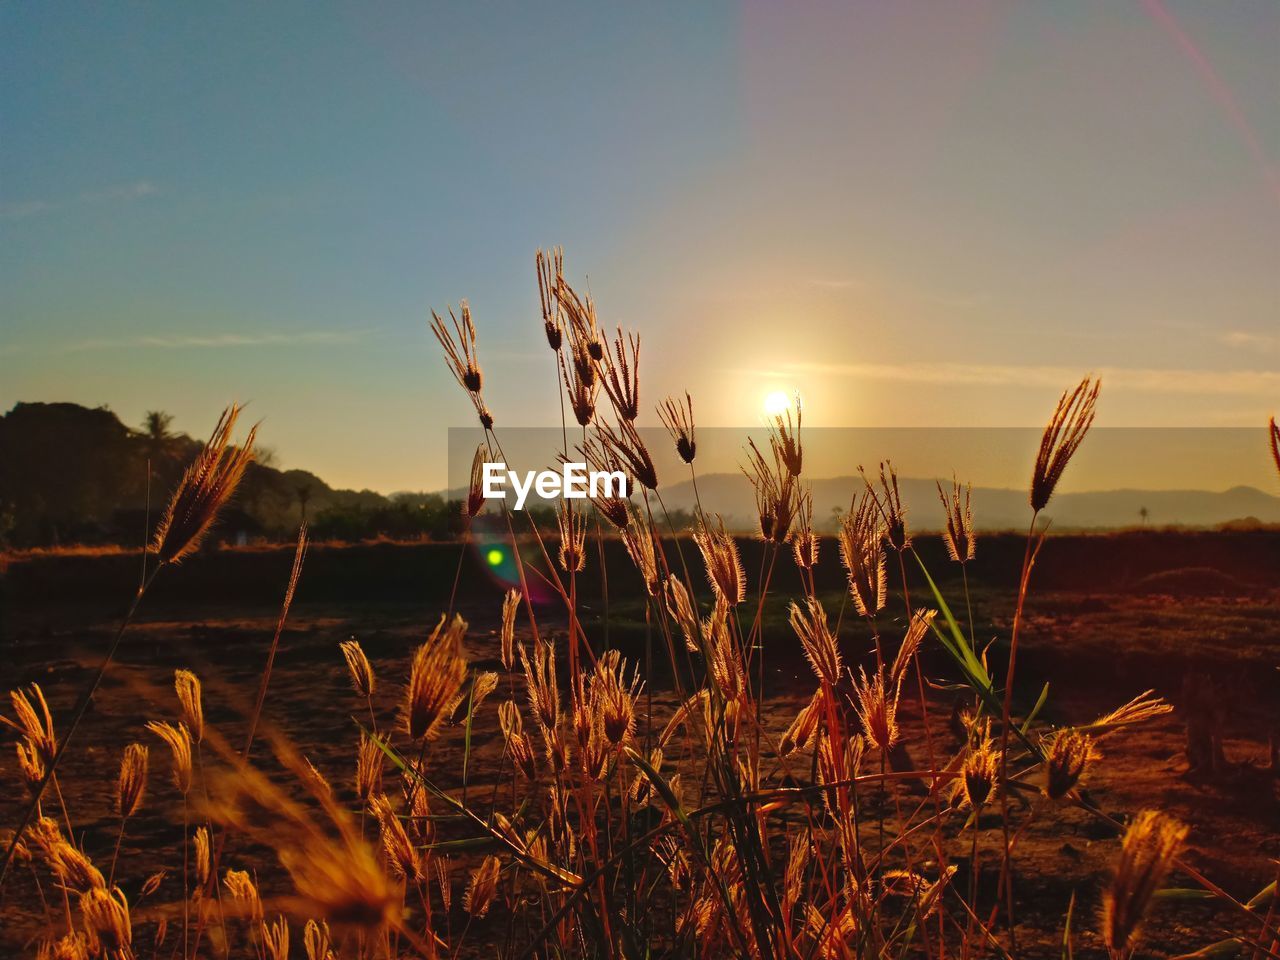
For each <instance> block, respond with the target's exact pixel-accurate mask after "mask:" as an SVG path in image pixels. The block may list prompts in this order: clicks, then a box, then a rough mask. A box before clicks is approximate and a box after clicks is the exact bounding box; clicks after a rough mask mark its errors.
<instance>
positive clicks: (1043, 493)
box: [1031, 377, 1102, 513]
mask: <svg viewBox="0 0 1280 960" xmlns="http://www.w3.org/2000/svg"><path fill="white" fill-rule="evenodd" d="M1101 389H1102V381H1101V380H1091V379H1090V378H1089V377H1085V378H1084V379H1083V380H1081V381H1080V384H1079V386H1077V387H1076V388H1075V389H1074V390H1072V391H1070V392H1069V393H1068V392H1065V391H1064V392H1063V394H1062V398H1061V399H1060V400H1059V401H1058V406H1057V407H1056V408H1055V409H1054V411H1053V416H1052V417H1050V418H1049V424H1048V426H1046V427H1045V428H1044V435H1043V436H1042V437H1041V438H1040V450H1039V452H1037V454H1036V465H1035V469H1034V470H1033V471H1032V473H1031V509H1032V510H1034V511H1035V512H1036V513H1039V512H1040V511H1041V510H1043V509H1044V508H1045V507H1046V506H1048V504H1049V498H1050V497H1052V496H1053V490H1054V488H1055V487H1056V486H1057V485H1058V480H1059V479H1061V477H1062V473H1063V471H1064V470H1066V469H1067V464H1068V463H1070V462H1071V458H1072V457H1073V456H1074V455H1075V452H1076V450H1077V448H1079V446H1080V444H1081V443H1082V442H1083V441H1084V438H1085V434H1087V433H1088V432H1089V427H1091V426H1092V425H1093V414H1094V407H1095V406H1096V405H1097V403H1098V392H1099V391H1100V390H1101Z"/></svg>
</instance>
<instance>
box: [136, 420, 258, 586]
mask: <svg viewBox="0 0 1280 960" xmlns="http://www.w3.org/2000/svg"><path fill="white" fill-rule="evenodd" d="M240 409H241V408H240V407H238V406H236V405H235V404H232V405H231V406H229V407H227V409H226V410H224V411H223V412H222V416H221V417H219V418H218V424H217V426H215V427H214V428H213V434H212V435H211V436H210V437H209V442H208V443H206V444H205V445H204V447H203V448H202V449H201V451H200V452H199V453H198V454H197V455H196V458H195V460H194V461H193V462H192V464H191V466H190V467H188V468H187V471H186V473H184V474H183V475H182V479H181V480H180V481H178V486H177V489H175V490H174V491H173V497H172V498H171V499H170V500H169V506H168V507H167V508H166V510H165V512H164V516H163V517H162V518H161V520H160V525H159V526H158V527H156V533H155V538H154V539H153V540H152V549H153V550H154V551H155V553H156V556H157V558H158V559H159V560H160V562H161V563H178V562H180V561H181V560H182V559H183V558H185V557H188V556H190V555H191V554H192V553H194V552H195V551H196V550H197V549H199V547H200V543H201V541H203V540H204V538H205V536H206V535H207V534H208V532H209V529H210V528H211V527H212V526H213V524H214V522H215V521H216V520H217V519H218V514H219V513H220V512H221V511H222V508H223V507H225V506H226V504H227V501H228V500H230V499H231V497H232V495H233V494H234V493H235V492H236V487H237V486H239V484H240V480H241V478H242V477H243V476H244V472H245V470H246V469H247V468H248V466H249V464H250V463H252V462H253V441H254V437H255V436H256V435H257V432H258V428H257V427H256V426H255V427H252V428H251V429H250V430H249V435H248V436H247V437H246V438H245V441H244V443H243V444H242V445H241V446H239V447H235V446H232V445H231V431H232V430H233V429H235V425H236V420H237V419H238V418H239V416H240Z"/></svg>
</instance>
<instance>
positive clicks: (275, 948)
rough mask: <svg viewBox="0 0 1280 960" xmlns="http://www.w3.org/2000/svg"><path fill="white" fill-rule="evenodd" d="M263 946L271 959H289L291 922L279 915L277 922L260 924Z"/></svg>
mask: <svg viewBox="0 0 1280 960" xmlns="http://www.w3.org/2000/svg"><path fill="white" fill-rule="evenodd" d="M259 928H260V936H261V939H262V943H263V946H265V947H266V948H267V954H268V955H269V956H270V957H271V960H289V923H288V921H286V920H285V918H284V917H278V918H277V919H276V922H275V923H271V924H268V923H266V922H265V921H264V922H263V923H261V924H259Z"/></svg>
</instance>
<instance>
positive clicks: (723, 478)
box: [662, 473, 1280, 530]
mask: <svg viewBox="0 0 1280 960" xmlns="http://www.w3.org/2000/svg"><path fill="white" fill-rule="evenodd" d="M810 483H811V485H812V488H813V511H814V519H815V522H817V521H825V520H828V519H829V518H830V517H831V511H832V508H834V507H839V508H840V509H841V510H846V509H848V506H849V500H850V497H851V495H852V494H853V493H855V492H858V491H861V490H863V489H864V488H865V485H864V483H863V480H862V478H861V477H859V476H850V477H836V478H833V479H821V480H812V481H810ZM898 484H899V489H900V490H901V492H902V498H903V501H904V502H905V503H906V505H907V511H908V518H909V520H910V522H911V524H912V525H913V526H915V527H916V528H918V529H933V530H936V529H939V528H940V527H941V526H942V525H943V524H944V523H945V518H944V515H943V512H942V505H941V503H940V502H939V500H938V488H937V486H936V485H935V483H934V481H933V480H922V479H916V478H910V477H904V478H899V481H898ZM698 492H699V493H700V494H701V495H702V502H703V505H704V506H707V508H708V509H713V510H715V511H717V512H719V513H721V514H723V515H724V516H725V519H726V522H729V521H730V518H732V522H733V523H735V525H740V526H749V525H751V524H752V523H754V522H755V500H754V497H753V495H752V491H751V484H750V483H749V482H748V481H747V478H746V477H744V476H742V475H741V474H731V473H719V474H711V475H709V476H705V477H699V478H698ZM662 499H663V501H664V502H665V503H666V505H667V507H668V508H669V509H676V508H678V509H685V510H692V509H693V506H694V503H695V499H694V493H693V485H692V484H691V483H690V482H689V481H687V480H686V481H684V482H682V483H678V484H675V485H673V486H670V487H665V488H663V491H662ZM1143 508H1145V509H1146V511H1147V515H1146V518H1145V520H1144V519H1143V517H1142V515H1141V512H1140V511H1142V510H1143ZM1029 511H1030V508H1029V506H1028V505H1027V493H1026V491H1025V490H1007V489H1000V488H994V487H974V489H973V515H974V522H975V523H976V524H977V525H978V526H979V527H980V528H982V529H986V530H1011V529H1012V530H1017V529H1021V528H1024V527H1025V526H1026V525H1027V521H1028V519H1029ZM1044 515H1045V517H1046V518H1048V519H1051V520H1052V521H1053V524H1054V526H1055V527H1057V528H1061V529H1103V528H1116V527H1132V526H1137V525H1139V524H1141V523H1144V522H1145V523H1146V524H1147V525H1148V526H1188V527H1213V526H1218V525H1220V524H1224V523H1230V522H1233V521H1239V520H1243V519H1245V518H1250V519H1253V520H1256V521H1258V522H1261V523H1264V524H1280V497H1275V496H1272V495H1270V494H1268V493H1264V492H1263V491H1261V490H1258V489H1256V488H1254V487H1232V488H1231V489H1230V490H1224V491H1222V492H1220V493H1218V492H1213V491H1208V490H1100V491H1090V492H1086V493H1059V494H1057V495H1056V496H1054V498H1053V500H1052V501H1050V503H1049V506H1048V508H1047V509H1046V510H1045V514H1044Z"/></svg>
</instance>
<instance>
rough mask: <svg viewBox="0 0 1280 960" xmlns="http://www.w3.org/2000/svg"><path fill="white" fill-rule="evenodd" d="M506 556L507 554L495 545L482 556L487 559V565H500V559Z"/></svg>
mask: <svg viewBox="0 0 1280 960" xmlns="http://www.w3.org/2000/svg"><path fill="white" fill-rule="evenodd" d="M506 556H507V555H506V554H505V553H503V552H502V551H501V550H499V549H498V548H497V547H494V548H493V549H492V550H490V551H489V552H488V553H486V554H485V555H484V558H485V559H486V560H488V561H489V566H491V567H500V566H502V561H503V560H505V559H506Z"/></svg>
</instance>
